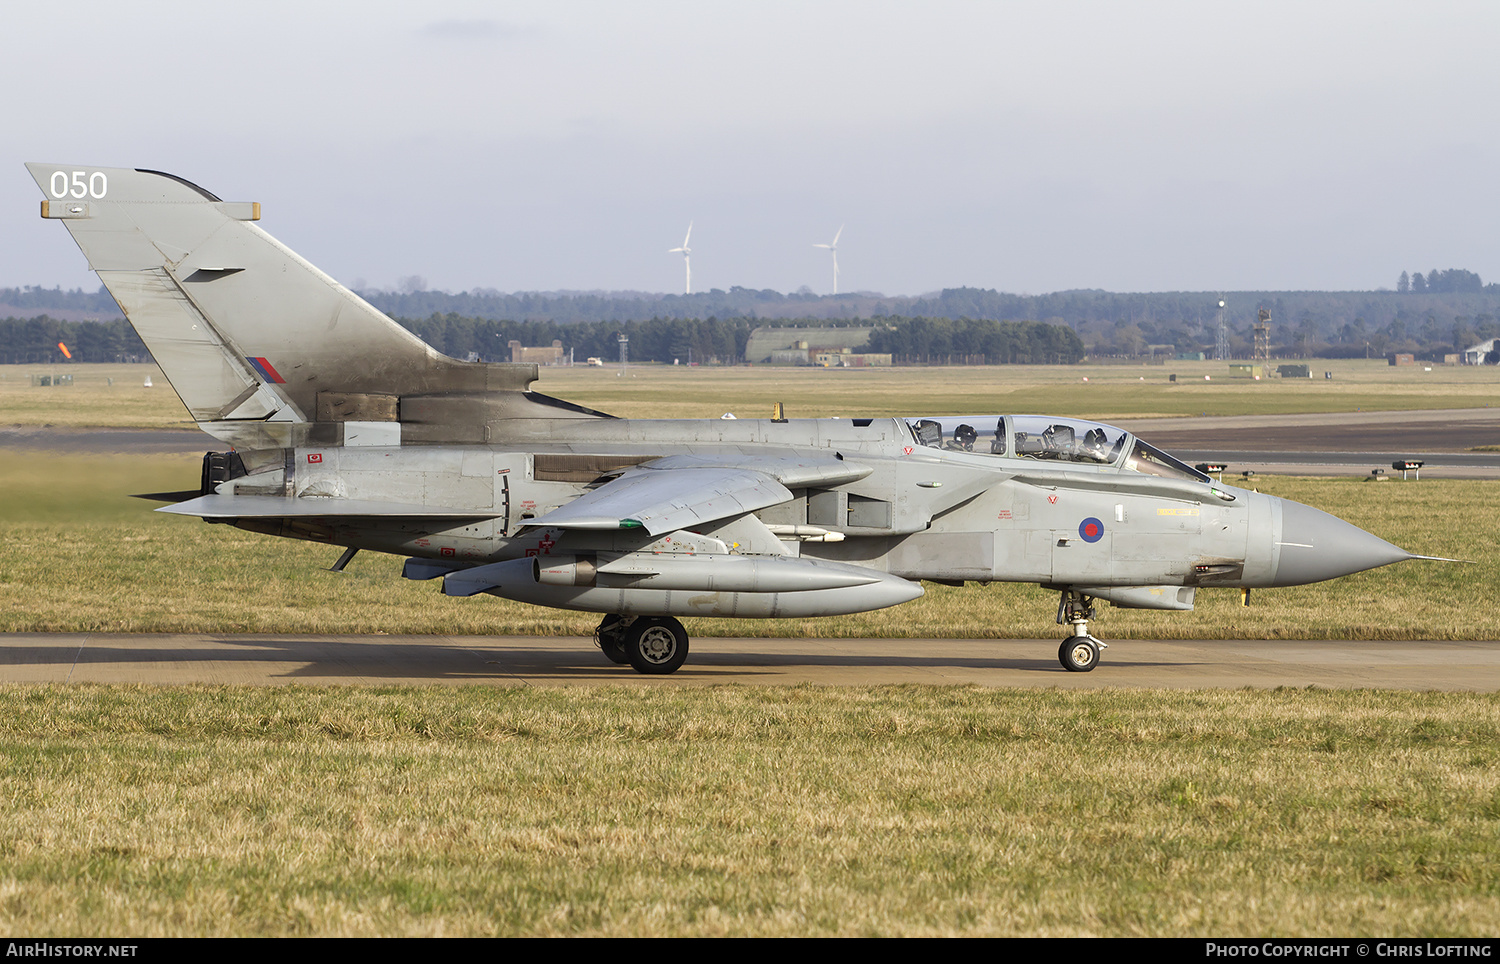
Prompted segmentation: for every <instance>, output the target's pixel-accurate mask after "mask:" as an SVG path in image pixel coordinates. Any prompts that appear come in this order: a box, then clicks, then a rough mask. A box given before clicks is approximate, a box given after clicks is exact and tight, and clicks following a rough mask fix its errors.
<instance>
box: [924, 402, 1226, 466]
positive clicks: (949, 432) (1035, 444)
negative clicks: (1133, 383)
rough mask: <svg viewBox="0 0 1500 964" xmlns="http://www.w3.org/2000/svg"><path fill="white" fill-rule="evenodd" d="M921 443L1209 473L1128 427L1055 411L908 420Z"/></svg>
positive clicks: (1052, 459)
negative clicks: (1125, 428)
mask: <svg viewBox="0 0 1500 964" xmlns="http://www.w3.org/2000/svg"><path fill="white" fill-rule="evenodd" d="M907 425H908V427H909V428H910V429H911V432H912V437H913V438H914V439H915V440H916V442H917V443H918V444H919V445H924V446H927V447H928V448H935V449H945V450H948V451H956V452H975V453H978V454H983V455H997V456H1002V457H1005V458H1012V459H1037V460H1041V461H1049V462H1062V463H1073V464H1082V465H1112V466H1118V467H1119V468H1120V469H1121V470H1123V471H1130V472H1141V473H1144V474H1146V475H1157V476H1161V477H1163V478H1169V479H1189V480H1192V481H1195V482H1208V481H1209V478H1208V476H1206V475H1204V474H1203V473H1201V472H1198V471H1196V470H1194V469H1193V468H1192V467H1191V466H1188V465H1186V464H1184V463H1182V462H1180V461H1178V460H1177V459H1174V458H1173V457H1172V456H1170V455H1168V454H1167V453H1165V452H1163V451H1162V450H1160V449H1158V448H1156V447H1155V446H1153V445H1148V444H1146V443H1145V442H1143V441H1141V440H1140V439H1138V438H1136V437H1135V436H1133V435H1131V434H1130V433H1129V432H1127V431H1125V430H1124V429H1120V428H1115V427H1114V426H1113V425H1104V424H1102V423H1100V422H1086V421H1084V420H1082V419H1076V418H1057V417H1055V416H1051V415H979V416H964V415H945V416H940V417H938V418H919V419H909V420H907Z"/></svg>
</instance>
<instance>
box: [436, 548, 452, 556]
mask: <svg viewBox="0 0 1500 964" xmlns="http://www.w3.org/2000/svg"><path fill="white" fill-rule="evenodd" d="M438 553H439V554H441V555H444V556H451V555H453V550H452V549H450V548H448V547H447V546H444V547H443V548H441V549H439V550H438Z"/></svg>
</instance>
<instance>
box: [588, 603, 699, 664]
mask: <svg viewBox="0 0 1500 964" xmlns="http://www.w3.org/2000/svg"><path fill="white" fill-rule="evenodd" d="M594 640H595V642H597V643H598V645H599V648H600V649H601V650H603V652H604V655H605V656H606V657H607V658H608V659H609V660H610V661H611V662H614V663H629V664H630V665H631V666H632V667H633V668H634V669H635V671H636V672H637V673H646V674H648V675H652V676H664V675H666V674H667V673H675V672H677V669H678V667H680V666H681V665H682V664H683V661H684V660H686V659H687V654H688V634H687V630H686V629H683V628H682V623H680V622H678V621H677V620H676V619H673V618H672V617H671V616H617V615H614V614H610V615H608V616H605V617H604V619H603V620H601V621H600V623H599V628H598V629H597V630H595V631H594Z"/></svg>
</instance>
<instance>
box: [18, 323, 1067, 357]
mask: <svg viewBox="0 0 1500 964" xmlns="http://www.w3.org/2000/svg"><path fill="white" fill-rule="evenodd" d="M396 321H397V322H398V323H399V324H401V325H402V326H403V327H405V328H406V329H407V330H408V331H410V332H412V333H413V334H415V335H416V336H417V337H419V338H421V339H422V340H423V341H425V342H426V343H427V344H429V345H431V346H432V347H433V348H436V349H437V350H438V351H440V352H442V353H443V354H445V355H449V356H451V357H453V358H477V359H482V360H485V361H508V360H509V358H510V348H509V346H510V342H511V341H512V340H515V341H519V342H521V344H523V345H529V346H546V345H550V344H552V342H553V341H554V340H559V341H561V342H562V343H563V347H564V348H571V349H572V351H573V356H574V360H575V361H576V362H577V363H579V364H581V363H583V361H584V360H585V359H587V358H588V357H590V356H593V357H597V358H601V359H603V360H605V361H606V362H613V361H615V360H616V359H618V358H619V357H620V336H621V335H623V336H625V337H626V338H627V339H628V342H629V349H628V350H629V357H630V358H632V359H634V360H636V361H651V362H665V363H671V362H672V361H674V360H678V361H681V362H683V363H687V362H689V361H692V362H698V363H702V364H720V365H731V364H738V363H740V362H741V361H743V360H744V357H745V346H746V344H747V343H748V342H749V340H750V333H751V332H753V331H754V330H755V329H756V328H758V327H761V326H762V325H764V324H765V323H766V322H765V321H764V319H760V318H752V317H738V318H702V319H698V318H694V319H681V318H650V319H647V320H644V321H626V322H613V321H594V322H575V323H572V324H565V323H561V322H556V321H494V320H491V319H488V318H468V317H464V316H461V315H458V314H451V313H450V314H445V315H432V316H430V317H427V318H423V319H409V318H397V319H396ZM777 324H778V325H781V324H782V323H780V322H778V323H777ZM786 324H790V325H791V326H799V325H803V326H826V325H827V322H826V321H824V320H822V319H817V318H800V319H793V320H791V321H790V322H788V323H786ZM866 324H868V325H873V326H874V330H873V331H872V333H871V336H870V344H869V347H868V348H867V349H866V350H867V351H870V352H877V353H889V354H891V355H894V356H896V357H897V360H898V361H900V362H905V363H911V364H934V363H941V362H943V361H944V360H945V359H946V358H948V357H949V356H981V357H982V358H983V359H984V360H985V362H986V363H988V364H1017V363H1022V364H1024V363H1033V364H1072V363H1075V362H1077V361H1079V360H1081V359H1082V357H1083V354H1084V347H1083V342H1082V341H1081V340H1080V339H1079V337H1078V335H1077V334H1076V333H1075V332H1073V331H1072V330H1071V329H1070V328H1068V327H1066V326H1062V325H1051V324H1042V323H1039V322H1013V321H1007V322H999V321H990V320H985V319H967V318H963V319H957V320H954V319H949V318H924V317H901V316H881V317H879V318H875V319H871V320H870V321H868V322H863V323H861V326H863V325H866ZM58 342H62V343H64V344H66V345H67V346H68V350H69V351H70V352H71V353H72V355H73V358H74V360H76V361H82V362H115V361H147V360H149V359H150V353H149V352H148V351H147V349H146V346H145V345H144V344H142V343H141V340H140V337H139V336H137V335H136V333H135V329H133V328H131V327H130V324H129V323H128V322H126V321H125V320H124V319H123V318H121V319H118V320H116V321H102V322H101V321H60V320H58V319H56V318H51V317H48V316H46V315H41V316H38V317H35V318H28V319H21V318H5V319H0V362H4V363H6V364H20V363H27V362H54V361H59V360H61V358H62V353H61V352H60V351H59V350H58V347H57V345H58Z"/></svg>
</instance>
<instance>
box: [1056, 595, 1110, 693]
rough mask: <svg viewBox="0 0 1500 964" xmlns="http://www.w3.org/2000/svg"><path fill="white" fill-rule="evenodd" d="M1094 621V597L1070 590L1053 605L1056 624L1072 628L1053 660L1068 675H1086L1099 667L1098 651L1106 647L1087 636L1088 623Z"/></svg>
mask: <svg viewBox="0 0 1500 964" xmlns="http://www.w3.org/2000/svg"><path fill="white" fill-rule="evenodd" d="M1093 618H1094V597H1092V596H1085V595H1084V594H1083V593H1081V592H1078V591H1076V590H1073V589H1064V590H1063V591H1062V599H1061V600H1059V601H1058V604H1057V624H1058V625H1059V626H1063V625H1067V626H1071V627H1072V628H1073V632H1072V635H1070V636H1069V637H1068V638H1067V639H1065V640H1063V641H1062V645H1061V646H1059V647H1058V649H1057V660H1058V662H1060V663H1062V664H1063V669H1065V670H1067V671H1068V672H1070V673H1087V672H1089V671H1090V670H1092V669H1093V668H1094V667H1095V666H1098V665H1099V651H1100V650H1103V649H1107V648H1108V647H1107V646H1106V645H1105V644H1104V643H1103V642H1101V641H1099V640H1097V639H1095V638H1094V637H1092V636H1090V635H1089V620H1090V619H1093Z"/></svg>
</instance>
